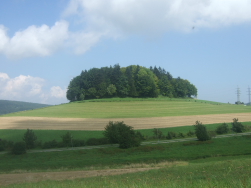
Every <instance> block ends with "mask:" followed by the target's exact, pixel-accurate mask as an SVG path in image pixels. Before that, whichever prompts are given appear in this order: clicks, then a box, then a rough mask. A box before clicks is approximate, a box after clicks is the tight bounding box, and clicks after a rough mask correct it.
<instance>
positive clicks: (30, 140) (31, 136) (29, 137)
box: [23, 129, 37, 149]
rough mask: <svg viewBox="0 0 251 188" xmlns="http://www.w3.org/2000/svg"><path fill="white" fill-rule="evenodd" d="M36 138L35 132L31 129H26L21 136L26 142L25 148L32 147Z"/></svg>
mask: <svg viewBox="0 0 251 188" xmlns="http://www.w3.org/2000/svg"><path fill="white" fill-rule="evenodd" d="M36 140H37V137H36V135H35V133H34V132H33V131H32V130H30V129H27V131H26V132H25V133H24V137H23V141H24V142H25V144H26V148H27V149H32V148H34V147H35V141H36Z"/></svg>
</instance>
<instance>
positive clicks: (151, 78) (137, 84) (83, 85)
mask: <svg viewBox="0 0 251 188" xmlns="http://www.w3.org/2000/svg"><path fill="white" fill-rule="evenodd" d="M159 95H163V96H167V97H174V98H177V97H192V96H196V95H197V88H196V87H195V86H194V85H193V84H191V83H190V82H189V81H188V80H184V79H181V78H180V77H178V78H173V77H172V75H171V74H170V73H169V72H167V71H165V70H164V69H162V68H161V67H159V68H157V67H156V66H155V67H154V68H152V67H150V68H145V67H142V66H139V65H130V66H128V67H120V66H119V65H118V64H116V65H114V66H113V67H112V66H110V67H102V68H100V69H98V68H92V69H90V70H88V71H87V70H85V71H82V72H81V74H80V75H79V76H76V77H75V78H73V79H72V80H71V81H70V84H69V86H68V90H67V99H68V100H70V101H81V100H84V99H97V98H109V97H115V96H116V97H141V98H142V97H158V96H159Z"/></svg>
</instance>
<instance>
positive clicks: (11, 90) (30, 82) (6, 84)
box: [0, 73, 45, 99]
mask: <svg viewBox="0 0 251 188" xmlns="http://www.w3.org/2000/svg"><path fill="white" fill-rule="evenodd" d="M4 74H5V77H6V78H7V79H4V80H0V81H1V84H0V85H1V92H0V97H1V98H9V99H11V98H13V99H21V98H22V97H33V96H35V95H38V94H40V93H41V92H42V87H43V85H44V83H45V80H44V79H42V78H38V77H32V76H24V75H20V76H18V77H15V78H9V76H8V75H7V74H6V73H4Z"/></svg>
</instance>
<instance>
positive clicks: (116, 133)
mask: <svg viewBox="0 0 251 188" xmlns="http://www.w3.org/2000/svg"><path fill="white" fill-rule="evenodd" d="M104 136H105V137H106V138H107V139H108V141H109V143H111V144H116V143H118V144H119V148H123V149H126V148H131V147H137V146H139V145H140V143H141V141H142V135H141V134H139V133H137V134H136V132H135V131H134V130H133V127H131V126H128V125H126V124H124V122H123V121H122V122H112V121H110V122H109V123H108V125H107V126H106V127H105V132H104Z"/></svg>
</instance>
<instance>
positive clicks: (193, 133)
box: [187, 131, 195, 136]
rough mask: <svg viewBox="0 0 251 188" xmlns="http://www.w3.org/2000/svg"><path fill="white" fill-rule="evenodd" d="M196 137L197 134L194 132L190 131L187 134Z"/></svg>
mask: <svg viewBox="0 0 251 188" xmlns="http://www.w3.org/2000/svg"><path fill="white" fill-rule="evenodd" d="M194 135H195V132H194V131H189V132H188V133H187V136H194Z"/></svg>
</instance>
